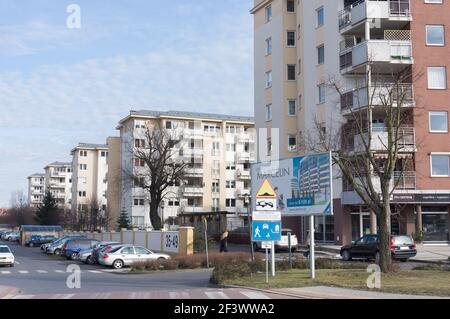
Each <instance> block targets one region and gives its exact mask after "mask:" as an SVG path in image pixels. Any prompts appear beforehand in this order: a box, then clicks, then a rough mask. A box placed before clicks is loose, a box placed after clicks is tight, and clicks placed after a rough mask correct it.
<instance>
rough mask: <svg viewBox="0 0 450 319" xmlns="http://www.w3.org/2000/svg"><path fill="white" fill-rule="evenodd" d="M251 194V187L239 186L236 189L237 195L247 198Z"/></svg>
mask: <svg viewBox="0 0 450 319" xmlns="http://www.w3.org/2000/svg"><path fill="white" fill-rule="evenodd" d="M250 195H251V191H250V188H238V189H237V190H236V197H239V198H246V197H248V196H250Z"/></svg>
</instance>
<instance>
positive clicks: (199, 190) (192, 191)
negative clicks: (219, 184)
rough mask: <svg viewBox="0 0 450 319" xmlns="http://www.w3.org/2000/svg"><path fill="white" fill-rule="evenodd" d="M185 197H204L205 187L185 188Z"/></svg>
mask: <svg viewBox="0 0 450 319" xmlns="http://www.w3.org/2000/svg"><path fill="white" fill-rule="evenodd" d="M183 195H185V196H195V197H197V196H203V186H185V187H184V188H183Z"/></svg>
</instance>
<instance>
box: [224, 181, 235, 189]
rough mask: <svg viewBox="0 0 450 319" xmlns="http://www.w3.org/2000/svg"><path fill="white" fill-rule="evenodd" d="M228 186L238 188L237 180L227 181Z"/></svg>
mask: <svg viewBox="0 0 450 319" xmlns="http://www.w3.org/2000/svg"><path fill="white" fill-rule="evenodd" d="M225 185H226V188H228V189H230V188H236V181H226V184H225Z"/></svg>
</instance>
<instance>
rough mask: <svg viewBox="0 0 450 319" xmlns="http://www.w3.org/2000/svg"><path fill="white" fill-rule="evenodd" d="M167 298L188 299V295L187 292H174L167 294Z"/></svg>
mask: <svg viewBox="0 0 450 319" xmlns="http://www.w3.org/2000/svg"><path fill="white" fill-rule="evenodd" d="M169 298H170V299H190V298H191V297H190V296H189V293H187V292H175V291H171V292H169Z"/></svg>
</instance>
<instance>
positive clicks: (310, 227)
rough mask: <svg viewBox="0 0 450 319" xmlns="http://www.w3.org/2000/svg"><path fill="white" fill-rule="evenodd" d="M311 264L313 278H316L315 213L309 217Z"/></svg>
mask: <svg viewBox="0 0 450 319" xmlns="http://www.w3.org/2000/svg"><path fill="white" fill-rule="evenodd" d="M309 236H310V237H309V238H310V240H309V260H310V261H309V265H310V268H311V279H315V278H316V264H315V256H314V255H315V254H314V215H311V216H310V217H309Z"/></svg>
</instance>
